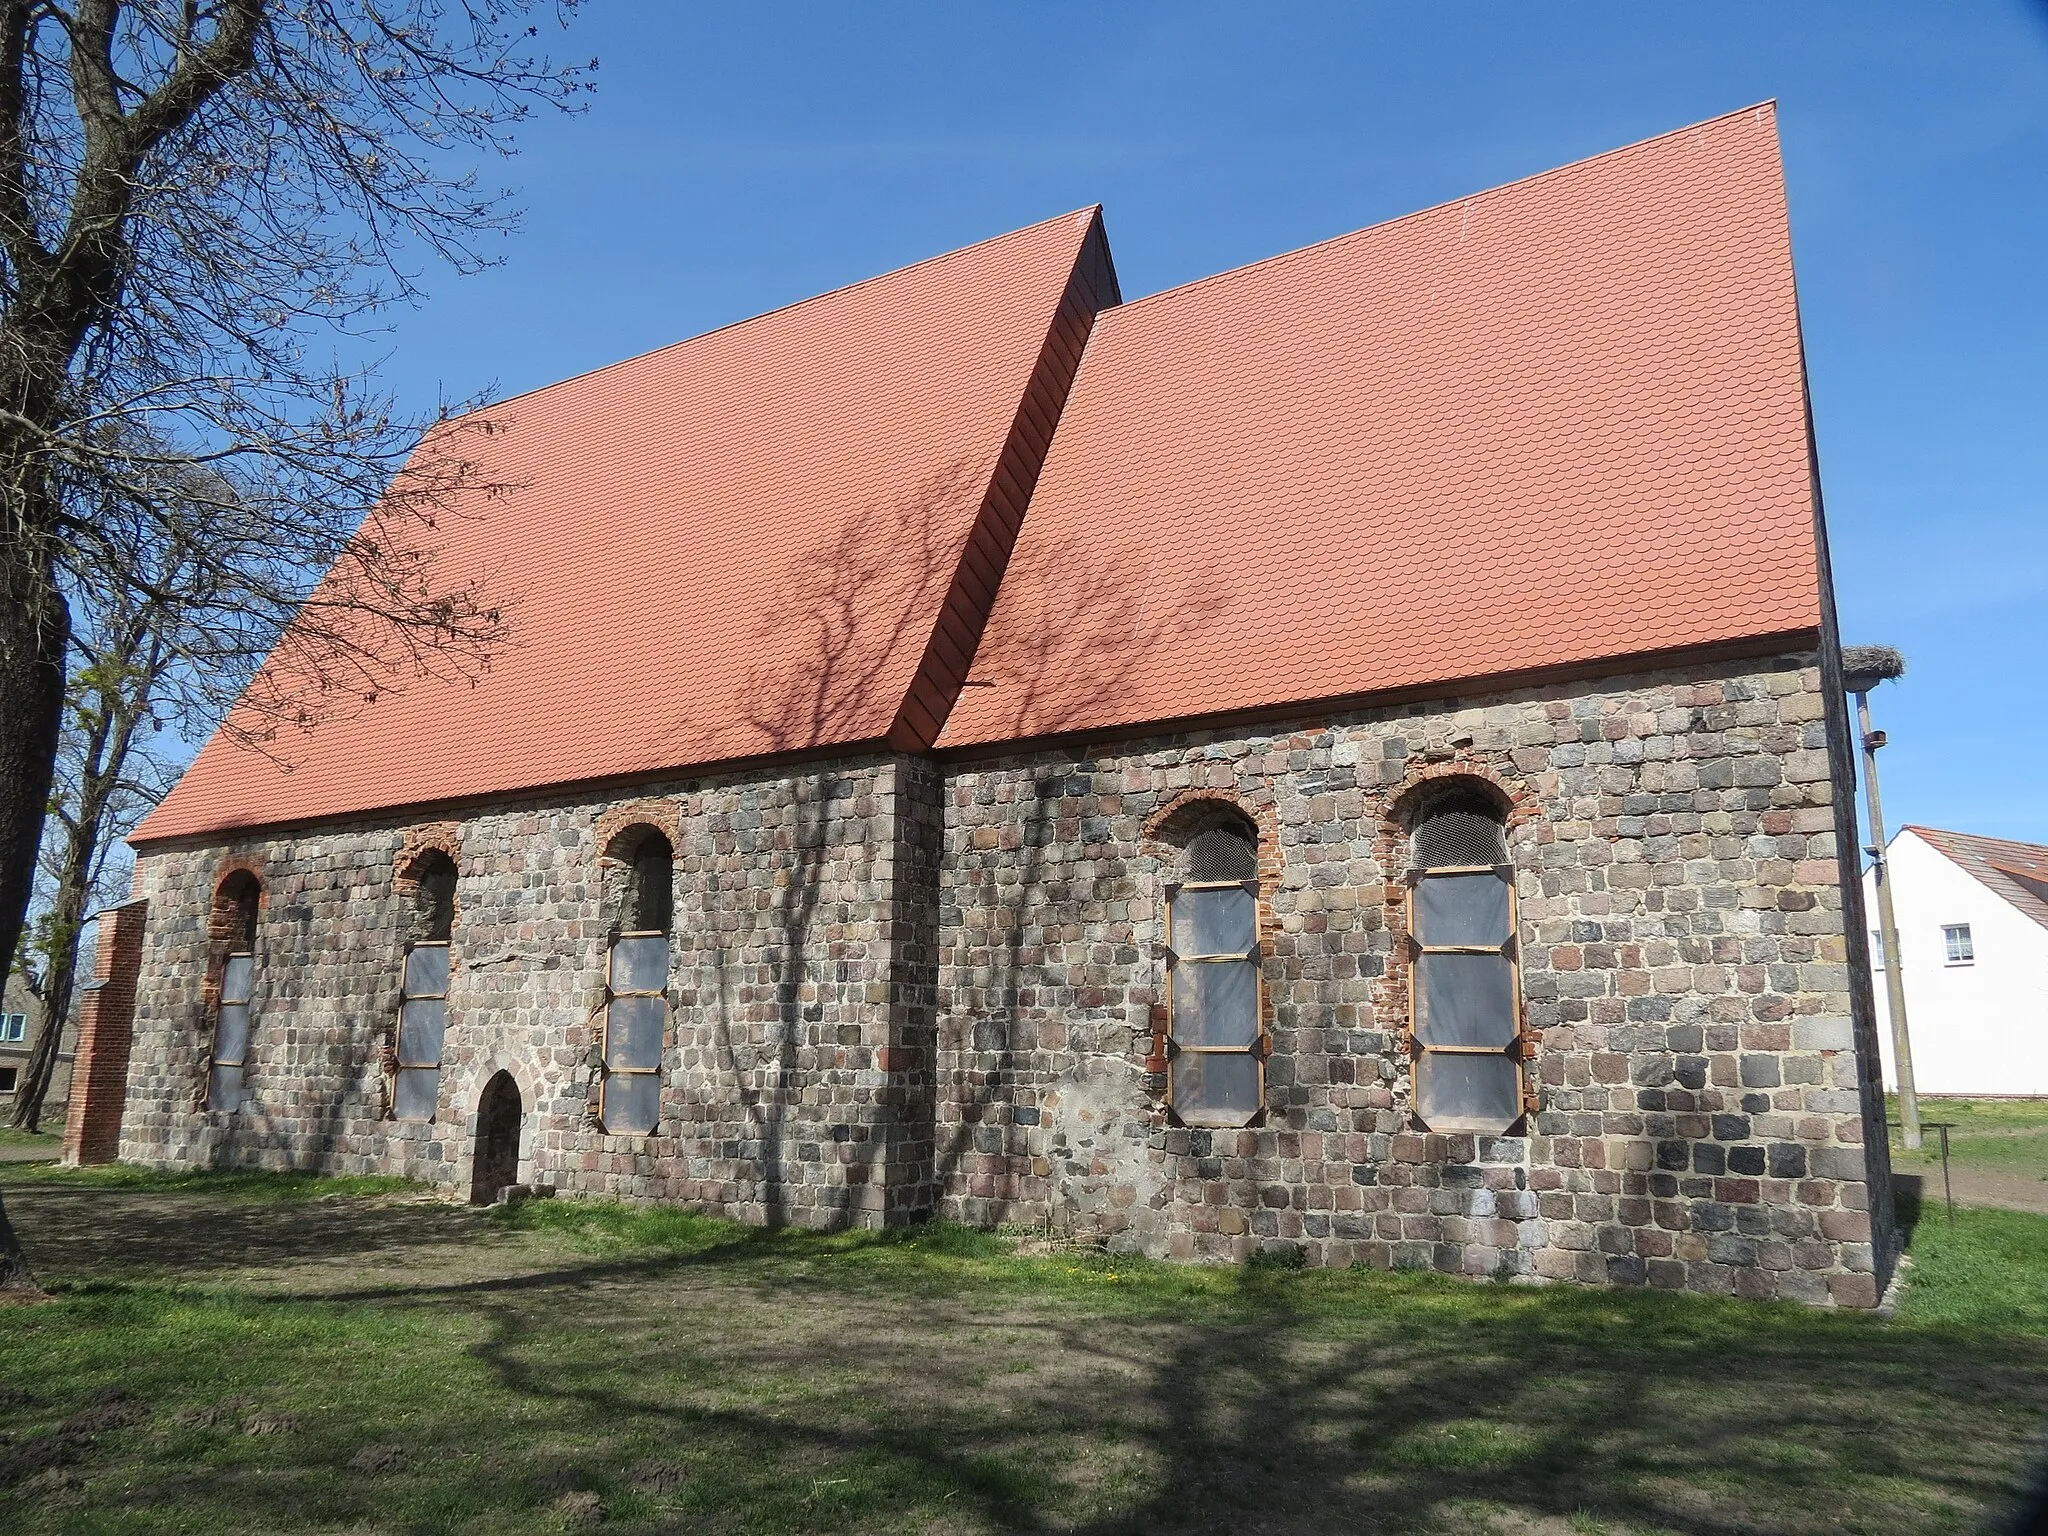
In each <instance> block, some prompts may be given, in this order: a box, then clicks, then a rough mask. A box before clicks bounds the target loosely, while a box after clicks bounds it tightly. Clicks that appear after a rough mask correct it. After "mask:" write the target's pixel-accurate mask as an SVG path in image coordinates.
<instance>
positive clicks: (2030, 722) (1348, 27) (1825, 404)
mask: <svg viewBox="0 0 2048 1536" xmlns="http://www.w3.org/2000/svg"><path fill="white" fill-rule="evenodd" d="M563 51H564V52H565V53H568V54H576V55H583V54H595V55H596V56H597V57H598V58H599V59H600V61H601V69H600V72H599V89H598V93H597V96H596V98H595V100H594V103H593V105H592V108H591V110H590V111H589V112H588V113H587V114H586V115H584V116H582V117H579V118H574V119H568V120H556V121H547V122H541V123H536V124H535V125H533V127H532V129H531V130H530V131H528V132H527V133H526V134H525V135H524V144H525V152H524V153H523V154H522V156H521V157H520V158H519V159H517V160H515V161H513V162H512V163H511V165H510V166H509V167H508V168H507V169H508V170H509V174H510V176H511V178H512V181H513V183H514V184H515V185H516V186H517V187H518V189H519V193H520V201H521V202H522V204H523V205H524V207H525V208H526V210H527V214H526V223H525V227H524V229H523V231H522V232H521V233H519V234H518V235H516V236H514V237H512V238H511V239H510V240H509V241H508V242H506V244H505V245H504V246H503V248H502V254H503V256H504V257H505V260H504V263H503V265H502V266H499V267H497V268H495V269H493V270H491V271H490V272H488V273H486V274H484V275H482V276H480V277H475V278H469V279H457V278H455V277H453V276H452V275H451V274H441V275H439V276H437V277H434V278H433V279H432V286H433V296H432V298H431V300H430V301H429V302H428V303H427V304H426V305H425V306H424V307H422V308H421V309H419V310H417V311H408V312H405V313H402V314H399V315H396V316H394V317H393V325H394V330H393V334H392V336H391V338H390V346H391V354H390V361H389V364H388V373H387V377H388V379H389V382H390V383H391V384H392V385H393V386H394V387H396V388H397V389H398V390H399V391H400V393H401V395H402V396H403V397H405V398H407V399H408V400H410V401H411V402H412V403H414V404H424V403H429V402H431V400H432V399H433V398H434V397H435V395H436V394H437V393H440V392H445V393H447V394H450V395H456V396H463V395H469V394H472V393H474V392H476V391H477V390H479V389H481V388H484V387H493V388H495V389H496V390H497V391H499V392H500V393H507V394H509V393H514V392H517V391H519V390H523V389H529V388H532V387H534V386H537V385H541V384H545V383H548V382H551V381H553V380H555V379H558V378H561V377H564V376H566V375H568V374H571V373H575V372H579V371H582V370H584V369H588V368H593V367H598V366H601V365H603V364H605V363H609V362H613V361H616V360H617V359H619V358H622V357H626V356H630V355H632V354H634V353H637V352H642V351H646V350H648V349H649V348H652V347H656V346H661V345H664V344H666V343H668V342H671V341H674V340H676V339H678V338H680V337H683V336H688V335H691V334H694V333H696V332H699V331H703V330H706V329H709V328H711V327H713V326H716V325H722V324H725V323H727V322H729V321H732V320H736V319H740V318H743V317H745V316H747V315H750V314H755V313H758V312H760V311H762V310H765V309H769V308H772V307H774V306H776V305H779V304H784V303H788V302H791V301H793V300H796V299H801V298H804V297H805V296H807V295H809V294H812V293H816V292H818V291H821V290H823V289H826V288H830V287H834V286H837V285H839V284H842V283H846V282H851V281H855V280H857V279H860V278H863V277H867V276H870V275H872V274H874V273H876V272H880V271H884V270H887V269H888V268H891V267H895V266H900V265H903V264H904V263H906V262H911V261H916V260H919V259H921V258H923V257H926V256H929V255H933V254H935V253H937V252H939V251H942V250H946V249H949V248H951V247H953V246H957V245H961V244H965V243H967V242H969V241H973V240H978V239H982V238H984V237H986V236H989V235H993V234H997V233H1000V232H1001V231H1003V230H1006V229H1010V228H1014V227H1016V226H1018V225H1021V224H1025V223H1029V222H1031V221H1033V220H1035V219H1039V218H1043V217H1046V216H1048V215H1050V214H1054V213H1058V212H1063V211H1065V210H1067V209H1070V208H1075V207H1080V206H1083V205H1086V204H1089V203H1095V202H1100V203H1102V204H1104V205H1105V217H1106V219H1107V221H1108V226H1109V233H1110V240H1111V244H1112V247H1113V248H1114V250H1115V253H1116V260H1117V266H1118V271H1119V275H1120V277H1121V279H1122V282H1123V286H1124V292H1125V294H1126V296H1127V297H1136V296H1138V295H1140V294H1145V293H1150V292H1153V291H1155V290H1157V289H1160V288H1164V287H1169V286H1172V285H1174V284H1176V283H1181V282H1185V281H1187V280H1189V279H1192V278H1196V277H1201V276H1203V275H1205V274H1207V273H1211V272H1216V271H1220V270H1222V269H1224V268H1227V267H1231V266H1236V265H1238V264H1240V263H1243V262H1247V261H1253V260H1257V259H1258V258H1260V257H1264V256H1269V255H1272V254H1274V253H1275V252H1278V251H1283V250H1288V249H1291V248H1293V247H1295V246H1299V245H1303V244H1307V243H1309V242H1311V241H1315V240H1320V239H1323V238H1326V237H1328V236H1331V235H1335V234H1339V233H1342V232H1343V231H1346V230H1350V229H1355V228H1358V227H1360V226H1362V225H1365V224H1371V223H1375V222H1377V221H1379V220H1382V219H1386V218H1392V217H1395V216H1398V215H1400V214H1403V213H1407V212H1410V211H1412V210H1414V209H1416V208H1420V207H1424V206H1427V205H1429V204H1432V203H1437V202H1441V201H1443V200H1445V199H1447V198H1452V197H1457V196H1460V195H1462V194H1465V193H1468V192H1472V191H1475V190H1477V189H1479V188H1482V187H1486V186H1490V185H1493V184H1496V183H1498V182H1502V181H1507V180H1511V179H1513V178H1515V177H1518V176H1524V175H1528V174H1530V173H1532V172H1535V171H1540V170H1543V169H1545V168H1547V167H1549V166H1553V165H1557V164H1561V163H1563V162H1565V161H1569V160H1574V159H1578V158H1580V157H1583V156H1585V155H1589V154H1595V153H1598V152H1600V151H1602V150H1606V149H1611V148H1613V147H1615V146H1616V145H1620V144H1625V143H1628V142H1630V141H1633V140H1635V139H1640V138H1644V137H1647V136H1649V135H1651V134H1655V133H1660V132H1663V131H1665V130H1667V129H1670V128H1674V127H1677V126H1679V125H1681V124H1684V123H1688V122H1693V121H1696V120H1698V119H1701V118H1705V117H1711V116H1714V115H1716V114H1718V113H1721V112H1725V111H1728V110H1730V109H1732V108H1735V107H1739V106H1744V105H1747V104H1749V103H1751V102H1754V101H1758V100H1761V99H1764V98H1767V97H1774V98H1776V99H1777V101H1778V102H1779V107H1780V127H1781V131H1782V133H1783V136H1784V143H1785V156H1786V168H1787V173H1788V176H1789V180H1790V188H1791V204H1792V223H1793V237H1794V248H1795V255H1796V259H1797V262H1798V268H1799V280H1800V291H1801V299H1802V304H1803V309H1804V315H1805V324H1806V332H1807V346H1808V352H1809V359H1810V364H1811V369H1812V378H1813V400H1814V411H1815V418H1816V427H1817V431H1818V434H1819V440H1820V451H1821V467H1822V477H1823V484H1824V487H1825V492H1826V497H1827V505H1828V514H1829V522H1830V526H1831V530H1832V540H1833V546H1834V557H1835V565H1836V579H1837V587H1838V592H1839V596H1840V602H1841V609H1842V614H1843V628H1844V634H1845V638H1846V639H1848V640H1850V641H1852V642H1853V641H1858V640H1866V641H1880V642H1884V643H1888V644H1893V645H1897V646H1899V647H1900V648H1901V649H1903V650H1904V651H1905V652H1906V654H1907V657H1908V661H1909V665H1910V669H1911V670H1910V673H1909V675H1908V677H1907V678H1906V680H1905V681H1904V682H1903V683H1901V684H1897V685H1887V686H1886V687H1885V688H1884V689H1883V690H1880V692H1879V693H1878V694H1877V695H1876V696H1875V698H1874V699H1873V706H1874V708H1875V710H1876V712H1877V714H1878V716H1879V723H1881V724H1882V725H1883V726H1885V727H1886V729H1887V730H1888V731H1889V733H1890V736H1891V740H1892V743H1893V745H1892V746H1891V747H1890V748H1889V749H1887V751H1886V753H1885V756H1884V761H1883V769H1884V775H1885V789H1886V806H1887V810H1888V812H1889V813H1890V819H1891V820H1892V821H1893V822H1894V823H1898V822H1901V821H1920V822H1926V823H1930V824H1933V825H1936V826H1944V827H1953V828H1957V829H1961V830H1966V831H1974V832H1982V833H1988V834H1992V835H1999V836H2007V837H2019V838H2025V839H2028V840H2031V841H2037V842H2048V795H2044V794H2043V793H2042V774H2041V769H2040V767H2039V765H2040V764H2041V763H2043V762H2044V761H2048V669H2044V667H2043V666H2042V665H2041V663H2040V662H2039V661H2037V659H2036V655H2035V652H2036V649H2037V640H2038V637H2039V635H2040V633H2041V630H2042V623H2041V618H2042V613H2043V604H2044V599H2048V516H2044V512H2048V430H2044V429H2043V423H2044V421H2048V409H2044V408H2048V3H2043V4H2029V3H2025V0H2004V3H2000V0H1981V3H1977V4H1972V5H1967V6H1965V5H1928V4H1922V5H1918V6H1891V5H1883V4H1870V3H1863V4H1854V5H1848V4H1815V3H1802V4H1798V5H1785V4H1782V3H1775V4H1752V5H1745V4H1729V3H1717V4H1715V5H1712V6H1686V7H1680V6H1661V5H1660V6H1648V5H1642V4H1628V5H1612V6H1601V5H1564V4H1549V5H1543V6H1523V5H1513V6H1510V5H1505V4H1503V5H1457V6H1451V5H1446V6H1428V7H1424V6H1405V7H1399V8H1395V7H1391V6H1378V5H1337V4H1329V5H1305V4H1300V5H1290V4H1260V5H1257V6H1252V5H1247V4H1232V5H1221V4H1213V5H1212V4H1196V3H1187V0H1176V3H1158V4H1119V5H1102V4H1099V3H1098V4H1090V5H1080V4H1074V5H1065V4H1057V3H1047V0H1036V3H1033V4H1030V5H1022V4H1009V5H940V4H937V3H932V4H926V5H919V6H910V5H888V4H872V3H869V4H862V5H859V6H853V5H843V4H842V5H824V4H816V5H803V6H798V5H769V4H763V5H752V6H745V7H727V8H721V9H717V10H714V9H713V8H711V7H703V6H695V5H678V4H672V3H669V0H594V3H593V4H592V5H591V8H590V11H589V13H588V14H587V15H586V16H585V17H583V18H582V19H580V20H578V21H577V22H576V23H575V25H574V26H573V28H572V30H571V32H570V34H569V38H568V40H567V42H566V44H565V46H564V49H563ZM494 170H495V168H494Z"/></svg>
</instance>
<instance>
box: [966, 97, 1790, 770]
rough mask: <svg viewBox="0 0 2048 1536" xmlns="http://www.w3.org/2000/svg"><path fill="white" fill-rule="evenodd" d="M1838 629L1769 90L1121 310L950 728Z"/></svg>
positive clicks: (1074, 408) (1097, 339) (1055, 725)
mask: <svg viewBox="0 0 2048 1536" xmlns="http://www.w3.org/2000/svg"><path fill="white" fill-rule="evenodd" d="M1819 621H1820V577H1819V569H1818V562H1817V558H1816V540H1815V530H1814V487H1813V483H1812V475H1811V470H1810V456H1809V452H1808V440H1807V426H1806V415H1805V376H1804V369H1803V364H1802V359H1801V352H1800V340H1799V320H1798V312H1797V308H1796V304H1795V299H1794V293H1793V283H1792V260H1791V249H1790V242H1789V237H1788V231H1787V224H1786V211H1785V199H1784V189H1783V182H1782V173H1781V170H1780V165H1779V158H1778V141H1777V130H1776V124H1775V119H1774V114H1773V111H1772V109H1771V108H1770V107H1769V106H1760V107H1755V108H1750V109H1747V110H1744V111H1742V112H1738V113H1735V114H1733V115H1731V116H1728V117H1723V118H1720V119H1717V120H1715V121H1712V122H1708V123H1704V124H1701V125H1699V126H1697V127H1693V128H1687V129H1683V130H1681V131H1679V132H1677V133H1672V134H1668V135H1666V136H1664V137H1662V138H1657V139H1652V140H1650V141H1648V142H1646V143H1642V144H1638V145H1635V146H1634V147H1632V148H1628V149H1622V150H1617V151H1615V152H1614V153H1612V154H1606V155H1602V156H1600V157H1598V158H1597V159H1593V160H1588V161H1584V162H1582V163H1580V164H1577V165H1572V166H1567V167H1566V168H1564V169H1562V170H1557V171H1552V172H1549V173H1547V174H1545V175H1541V176H1537V177H1534V178H1532V179H1530V180H1527V181H1522V182H1517V183H1514V184H1513V185H1510V186H1505V187H1501V188H1498V189H1496V190H1494V191H1490V192H1484V193H1481V194H1479V195H1477V196H1474V197H1468V198H1465V199H1463V200H1461V201H1459V202H1455V203H1449V204H1446V205H1444V206H1443V207H1440V208H1433V209H1430V210H1428V211H1427V212H1424V213H1418V214H1414V215H1411V216H1409V217H1407V218H1402V219H1397V220H1395V221H1393V222H1392V223H1389V224H1382V225H1378V226H1375V227H1373V228H1370V229H1366V230H1362V231H1360V232H1358V233H1356V234H1352V235H1346V236H1344V237H1342V238H1340V239H1336V240H1331V241H1329V242H1327V243H1325V244H1322V245H1316V246H1311V247H1309V248H1308V249H1306V250H1300V251H1295V252H1293V253H1291V254H1289V255H1285V256H1279V257H1275V258H1273V259H1272V260H1270V261H1264V262H1260V263H1258V264H1257V265H1254V266H1249V267H1244V268H1240V269H1239V270H1237V271H1233V272H1227V273H1224V274H1223V275H1221V276H1219V277H1211V278H1205V279H1203V280H1202V281H1200V282H1196V283H1192V284H1190V285H1188V286H1186V287H1183V288H1177V289H1173V290H1171V291H1168V292H1165V293H1160V294H1155V295H1152V296H1150V297H1147V298H1144V299H1140V300H1137V301H1135V302H1133V303H1130V304H1127V305H1125V306H1124V307H1123V308H1121V309H1118V310H1114V311H1111V312H1109V313H1107V314H1105V315H1104V316H1103V317H1102V320H1101V322H1100V323H1099V324H1098V326H1097V327H1096V330H1095V333H1094V335H1093V336H1092V337H1091V339H1090V341H1089V344H1088V351H1087V355H1086V358H1085V359H1084V361H1083V363H1082V367H1081V372H1080V375H1079V377H1078V378H1077V379H1076V381H1075V384H1074V389H1073V394H1072V397H1071V398H1070V400H1069V401H1068V405H1067V409H1066V413H1065V415H1064V417H1063V418H1062V420H1061V423H1060V429H1059V435H1058V437H1057V439H1056V440H1055V442H1054V444H1053V448H1052V452H1051V453H1050V455H1049V456H1048V458H1047V460H1046V464H1045V469H1044V471H1043V474H1042V475H1041V477H1040V480H1039V484H1038V490H1037V492H1036V494H1035V496H1034V497H1033V500H1032V505H1031V516H1030V518H1029V520H1028V521H1027V522H1026V524H1025V527H1024V532H1023V535H1022V537H1021V538H1020V540H1019V542H1018V545H1017V548H1016V550H1015V552H1014V554H1013V556H1012V559H1011V563H1010V569H1009V573H1008V575H1007V576H1006V577H1005V580H1004V583H1003V589H1002V593H1001V596H1000V598H999V600H998V602H997V605H996V609H995V612H994V613H993V614H992V615H991V617H990V620H989V625H988V629H987V632H986V635H985V638H984V640H983V644H982V648H981V652H980V655H979V656H978V658H977V659H976V662H975V665H974V677H973V679H972V682H973V683H974V684H975V685H976V686H971V687H970V688H969V689H968V690H967V691H966V692H965V693H963V694H962V695H961V698H960V703H959V705H958V706H957V707H956V708H955V710H954V712H953V714H952V717H951V719H950V720H949V721H948V723H947V727H946V730H945V732H944V733H943V735H942V736H941V738H940V744H941V746H943V747H959V746H969V745H975V744H981V743H993V742H1001V741H1006V740H1010V739H1014V738H1018V737H1028V736H1035V735H1045V734H1058V733H1066V732H1080V731H1097V730H1102V729H1105V728H1119V727H1128V726H1132V725H1137V724H1143V723H1146V722H1164V721H1171V720H1180V719H1186V718H1191V717H1201V716H1205V715H1222V714H1230V713H1235V712H1248V711H1258V710H1265V709H1272V708H1275V707H1277V706H1282V705H1289V704H1296V703H1307V702H1314V701H1322V700H1330V699H1339V698H1347V697H1356V696H1360V695H1372V694H1375V693H1387V692H1398V691H1401V690H1408V689H1414V688H1418V687H1423V686H1428V687H1430V688H1431V689H1432V691H1434V690H1436V689H1439V688H1445V687H1449V686H1452V685H1455V684H1457V683H1458V682H1460V681H1465V680H1473V679H1480V678H1495V677H1499V676H1501V675H1503V674H1513V673H1516V672H1520V671H1525V670H1535V669H1543V670H1549V669H1555V668H1559V667H1566V666H1572V665H1575V664H1583V663H1591V662H1599V661H1603V660H1605V659H1608V658H1618V657H1627V656H1638V655H1642V654H1645V653H1653V652H1657V651H1662V650H1672V649H1680V648H1692V647H1700V646H1710V645H1715V644H1717V643H1724V642H1737V641H1749V640H1753V639H1756V638H1758V637H1763V636H1767V635H1791V634H1806V633H1810V632H1812V631H1814V630H1815V629H1816V627H1817V626H1818V624H1819Z"/></svg>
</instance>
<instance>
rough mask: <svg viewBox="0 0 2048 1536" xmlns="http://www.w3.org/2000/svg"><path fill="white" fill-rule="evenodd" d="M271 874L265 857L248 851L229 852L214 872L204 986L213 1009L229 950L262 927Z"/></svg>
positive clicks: (208, 916)
mask: <svg viewBox="0 0 2048 1536" xmlns="http://www.w3.org/2000/svg"><path fill="white" fill-rule="evenodd" d="M268 874H269V872H268V870H267V869H266V868H265V867H264V863H263V860H262V858H261V857H259V856H258V855H256V854H245V853H231V854H229V855H228V856H227V857H226V858H224V859H222V860H221V862H220V867H219V868H218V869H217V870H215V871H214V877H213V899H212V902H211V904H210V905H209V907H208V909H207V916H206V979H205V984H204V987H205V994H206V1003H207V1006H208V1007H209V1008H211V1007H212V1005H213V1003H214V1001H215V998H216V996H217V994H218V989H219V986H220V972H221V965H222V962H223V961H225V960H226V958H227V955H228V951H229V950H231V949H233V948H234V947H235V945H236V943H237V942H244V943H246V942H250V941H252V940H253V939H254V937H255V933H256V932H261V930H262V927H263V908H264V906H265V905H266V904H267V903H268V901H269V899H270V881H269V878H268ZM245 901H247V902H249V904H250V906H251V907H252V908H253V910H252V911H251V912H250V913H249V916H248V917H247V918H245V917H244V916H243V912H244V902H245ZM245 924H246V927H245ZM250 930H253V931H250Z"/></svg>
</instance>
